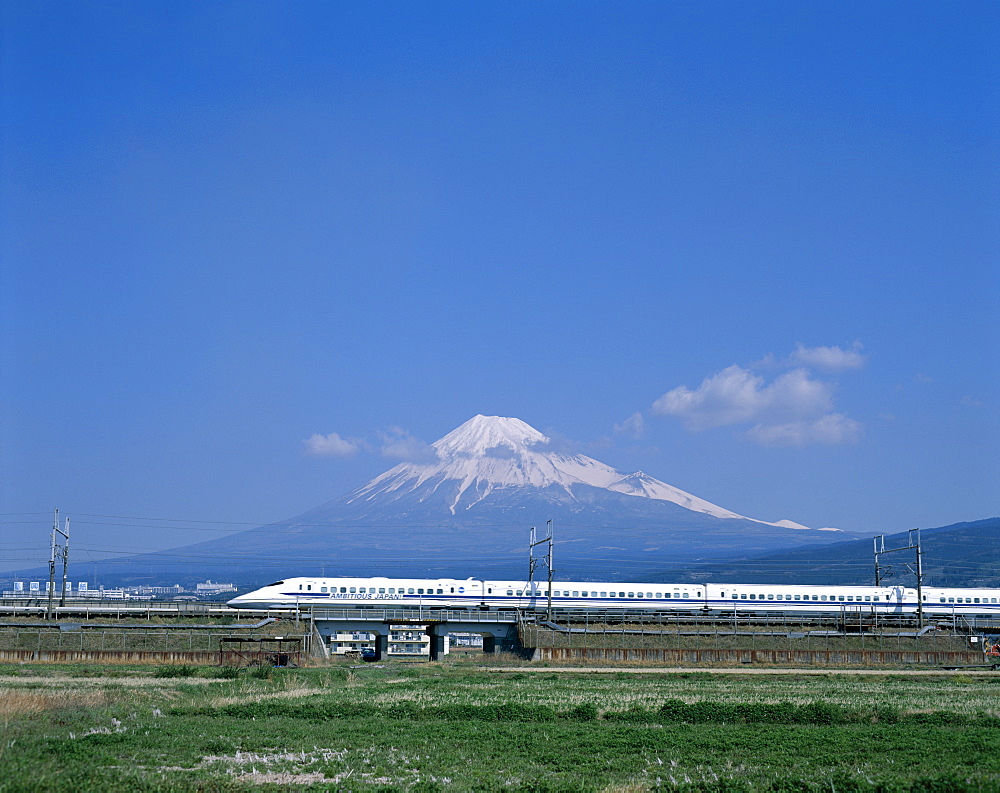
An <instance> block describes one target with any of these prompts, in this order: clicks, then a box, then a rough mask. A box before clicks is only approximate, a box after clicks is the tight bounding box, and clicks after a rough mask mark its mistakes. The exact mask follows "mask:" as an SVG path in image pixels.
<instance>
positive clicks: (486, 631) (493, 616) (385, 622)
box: [309, 608, 520, 661]
mask: <svg viewBox="0 0 1000 793" xmlns="http://www.w3.org/2000/svg"><path fill="white" fill-rule="evenodd" d="M518 617H519V615H518V612H517V611H481V612H480V611H466V610H455V611H447V610H443V609H434V610H418V609H325V608H313V609H311V611H310V614H309V618H310V621H311V622H312V626H313V628H312V630H313V634H314V638H315V639H316V640H318V641H319V642H320V643H321V644H322V646H323V647H324V648H326V647H327V645H328V644H329V641H330V638H331V637H333V636H336V635H337V634H339V633H345V632H347V633H349V632H354V631H356V632H358V633H370V634H372V635H373V636H374V637H375V641H374V650H375V660H377V661H378V660H381V659H382V657H383V656H384V655H385V654H386V653H387V652H388V650H389V633H390V629H391V628H395V627H397V626H400V625H405V626H407V627H408V628H409V627H412V628H414V629H420V630H422V631H423V632H424V633H426V634H427V635H428V636H429V637H430V658H431V660H432V661H433V660H437V659H438V658H439V657H440V656H441V655H443V654H444V637H445V636H447V635H448V634H449V633H478V634H479V635H480V636H482V637H483V652H485V653H493V652H497V651H498V650H516V649H519V648H520V640H519V638H518Z"/></svg>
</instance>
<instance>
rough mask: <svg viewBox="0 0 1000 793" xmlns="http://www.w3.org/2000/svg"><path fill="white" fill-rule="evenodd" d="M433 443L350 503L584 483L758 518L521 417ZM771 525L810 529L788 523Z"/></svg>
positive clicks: (471, 501) (567, 490) (454, 501)
mask: <svg viewBox="0 0 1000 793" xmlns="http://www.w3.org/2000/svg"><path fill="white" fill-rule="evenodd" d="M431 447H432V448H433V450H434V452H435V455H436V458H437V459H436V460H432V461H430V462H427V461H421V462H404V463H400V464H399V465H397V466H395V467H394V468H392V469H390V470H388V471H386V472H385V473H384V474H382V475H380V476H378V477H376V478H375V479H373V480H371V481H370V482H368V484H366V485H364V486H362V487H360V488H358V489H357V490H355V491H353V492H352V493H350V494H348V496H347V498H346V500H347V502H348V503H359V502H360V503H363V502H374V501H377V500H378V499H380V498H382V497H389V498H401V497H404V496H405V497H407V498H411V499H415V500H416V501H418V502H425V501H427V500H428V499H431V498H435V499H440V498H444V499H445V502H446V505H447V509H448V511H449V512H450V513H451V514H452V515H455V514H458V513H459V512H462V511H464V510H469V509H471V508H474V507H475V506H476V505H477V504H479V503H480V502H482V501H484V499H486V498H487V497H489V496H491V494H494V493H496V492H497V491H504V490H508V489H518V488H530V489H536V490H538V491H541V490H545V491H546V492H548V493H549V494H550V497H557V498H558V499H559V500H561V501H563V502H576V501H577V494H576V493H574V488H580V487H581V486H584V487H591V488H597V489H599V490H606V491H611V492H613V493H618V494H622V495H627V496H633V497H637V498H648V499H652V500H654V501H668V502H672V503H674V504H677V505H679V506H681V507H684V508H685V509H689V510H691V511H693V512H700V513H703V514H706V515H711V516H713V517H716V518H723V519H743V520H755V519H753V518H745V517H744V516H743V515H739V514H737V513H735V512H731V511H730V510H727V509H723V508H722V507H719V506H716V505H715V504H712V503H710V502H708V501H705V500H704V499H701V498H698V497H697V496H693V495H691V494H690V493H686V492H684V491H683V490H680V489H679V488H676V487H673V486H671V485H668V484H666V483H665V482H661V481H660V480H658V479H654V478H653V477H651V476H648V475H647V474H644V473H642V472H641V471H637V472H635V473H631V474H625V473H623V472H621V471H618V470H616V469H614V468H612V467H611V466H609V465H606V464H605V463H602V462H600V461H598V460H595V459H593V458H592V457H588V456H586V455H584V454H567V453H564V452H561V451H557V450H555V449H553V448H552V442H551V439H550V438H548V437H547V436H545V435H544V434H543V433H541V432H539V431H538V430H536V429H535V428H534V427H532V426H531V425H529V424H527V423H525V422H523V421H521V420H520V419H516V418H508V417H503V416H482V415H477V416H474V417H473V418H471V419H469V420H468V421H466V422H465V423H464V424H462V425H461V426H460V427H457V428H456V429H454V430H452V431H451V432H449V433H448V434H447V435H445V436H444V437H443V438H441V439H439V440H437V441H435V442H434V443H433V444H431ZM553 493H554V494H556V495H554V496H553V495H552V494H553ZM755 522H758V523H766V521H755ZM767 525H771V526H783V527H787V528H803V529H804V528H806V527H805V526H800V525H799V524H797V523H792V522H791V521H781V522H780V523H768V524H767Z"/></svg>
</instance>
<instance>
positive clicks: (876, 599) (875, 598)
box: [872, 595, 878, 603]
mask: <svg viewBox="0 0 1000 793" xmlns="http://www.w3.org/2000/svg"><path fill="white" fill-rule="evenodd" d="M872 600H874V601H875V602H876V603H877V602H878V595H875V597H873V598H872Z"/></svg>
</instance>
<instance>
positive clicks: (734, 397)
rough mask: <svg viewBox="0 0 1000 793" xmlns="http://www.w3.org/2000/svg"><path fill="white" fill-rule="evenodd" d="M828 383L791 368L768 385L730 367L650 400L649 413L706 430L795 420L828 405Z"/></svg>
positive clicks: (811, 415)
mask: <svg viewBox="0 0 1000 793" xmlns="http://www.w3.org/2000/svg"><path fill="white" fill-rule="evenodd" d="M832 390H833V386H832V385H831V384H830V383H826V382H823V381H820V380H813V379H811V378H810V376H809V373H808V372H807V371H806V370H805V369H794V370H792V371H791V372H786V373H785V374H783V375H781V376H780V377H778V378H777V379H776V380H775V381H774V382H773V383H771V384H770V385H767V384H765V382H764V378H763V377H762V376H761V375H758V374H754V373H753V372H751V371H750V370H749V369H744V368H743V367H741V366H735V365H733V366H730V367H728V368H726V369H723V370H722V371H721V372H717V373H716V374H714V375H712V376H711V377H706V378H705V379H704V380H703V381H702V383H701V385H700V386H698V388H697V389H695V390H694V391H692V390H691V389H690V388H688V387H687V386H678V387H677V388H674V389H673V390H671V391H668V392H667V393H665V394H664V395H663V396H661V397H660V398H659V399H657V400H656V402H654V403H653V413H656V414H657V415H661V416H678V417H680V418H682V419H683V420H684V423H685V425H686V426H687V428H688V429H690V430H694V431H696V432H697V431H700V430H706V429H710V428H712V427H724V426H727V425H731V424H745V423H750V422H755V421H756V422H765V423H767V424H775V423H781V422H787V421H800V420H803V419H808V418H815V417H818V416H821V415H823V414H824V413H827V412H829V411H830V410H831V408H832V407H833V399H832Z"/></svg>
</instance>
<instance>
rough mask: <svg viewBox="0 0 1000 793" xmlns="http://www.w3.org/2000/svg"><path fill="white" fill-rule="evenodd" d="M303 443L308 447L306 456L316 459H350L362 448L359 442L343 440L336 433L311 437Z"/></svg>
mask: <svg viewBox="0 0 1000 793" xmlns="http://www.w3.org/2000/svg"><path fill="white" fill-rule="evenodd" d="M303 443H304V444H305V445H306V454H311V455H315V456H316V457H350V456H351V455H353V454H356V453H357V452H358V450H359V449H360V448H361V444H360V443H359V442H358V441H353V440H348V439H347V438H341V437H340V435H338V434H337V433H336V432H331V433H330V434H329V435H319V434H314V435H310V436H309V437H308V438H306V439H305V440H304V441H303Z"/></svg>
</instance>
